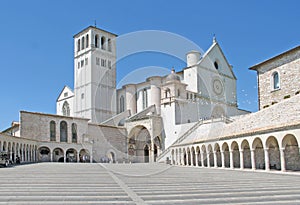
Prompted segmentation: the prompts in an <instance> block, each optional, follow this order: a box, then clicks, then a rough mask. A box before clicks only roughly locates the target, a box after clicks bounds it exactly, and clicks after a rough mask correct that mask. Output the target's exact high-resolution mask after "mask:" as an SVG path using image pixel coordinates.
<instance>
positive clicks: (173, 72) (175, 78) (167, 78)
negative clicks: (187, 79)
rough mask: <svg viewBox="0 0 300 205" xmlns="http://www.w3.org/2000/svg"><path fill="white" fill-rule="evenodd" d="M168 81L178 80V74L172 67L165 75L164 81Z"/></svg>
mask: <svg viewBox="0 0 300 205" xmlns="http://www.w3.org/2000/svg"><path fill="white" fill-rule="evenodd" d="M169 81H180V76H179V75H177V74H176V73H175V70H174V69H172V72H171V74H170V75H168V76H167V77H166V82H169Z"/></svg>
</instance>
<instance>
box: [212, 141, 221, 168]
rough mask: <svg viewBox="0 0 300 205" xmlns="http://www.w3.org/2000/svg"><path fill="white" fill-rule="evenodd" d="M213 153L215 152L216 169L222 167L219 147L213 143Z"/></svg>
mask: <svg viewBox="0 0 300 205" xmlns="http://www.w3.org/2000/svg"><path fill="white" fill-rule="evenodd" d="M214 151H215V152H216V155H215V157H217V160H216V162H217V167H222V156H221V149H220V145H219V144H218V143H215V145H214Z"/></svg>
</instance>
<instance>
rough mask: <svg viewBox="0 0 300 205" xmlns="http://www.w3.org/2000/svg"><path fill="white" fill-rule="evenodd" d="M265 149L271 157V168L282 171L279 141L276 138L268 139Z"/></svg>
mask: <svg viewBox="0 0 300 205" xmlns="http://www.w3.org/2000/svg"><path fill="white" fill-rule="evenodd" d="M265 147H266V148H267V150H268V155H269V156H268V157H269V168H270V169H277V170H280V169H281V165H280V150H279V145H278V141H277V139H276V138H275V137H274V136H270V137H268V139H267V141H266V145H265Z"/></svg>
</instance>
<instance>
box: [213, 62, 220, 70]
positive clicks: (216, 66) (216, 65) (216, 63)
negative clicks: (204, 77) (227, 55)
mask: <svg viewBox="0 0 300 205" xmlns="http://www.w3.org/2000/svg"><path fill="white" fill-rule="evenodd" d="M214 66H215V68H216V69H217V70H218V69H219V64H218V62H217V61H215V62H214Z"/></svg>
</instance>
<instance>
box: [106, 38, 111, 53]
mask: <svg viewBox="0 0 300 205" xmlns="http://www.w3.org/2000/svg"><path fill="white" fill-rule="evenodd" d="M107 50H108V51H109V52H111V39H110V38H109V39H108V40H107Z"/></svg>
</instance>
